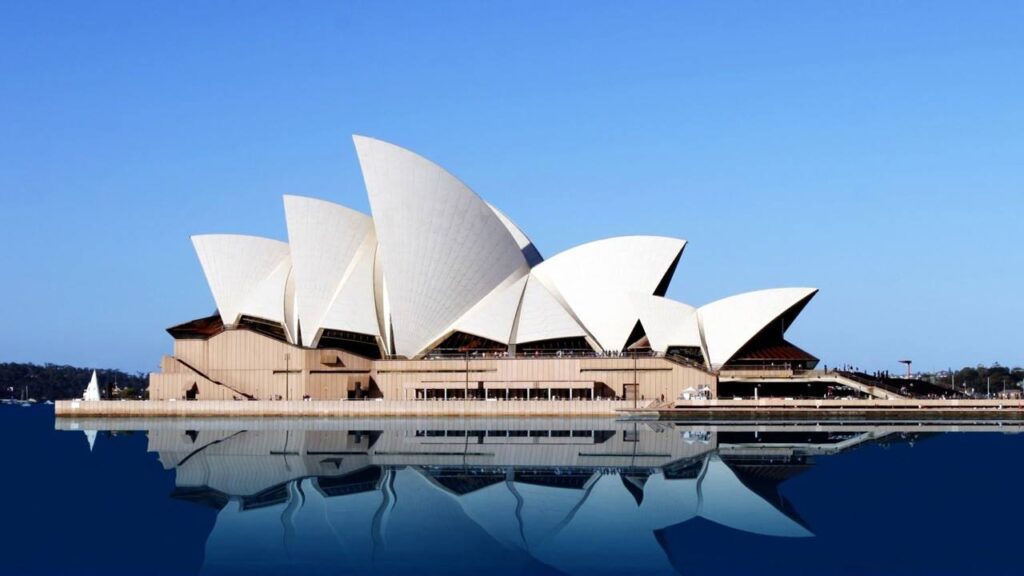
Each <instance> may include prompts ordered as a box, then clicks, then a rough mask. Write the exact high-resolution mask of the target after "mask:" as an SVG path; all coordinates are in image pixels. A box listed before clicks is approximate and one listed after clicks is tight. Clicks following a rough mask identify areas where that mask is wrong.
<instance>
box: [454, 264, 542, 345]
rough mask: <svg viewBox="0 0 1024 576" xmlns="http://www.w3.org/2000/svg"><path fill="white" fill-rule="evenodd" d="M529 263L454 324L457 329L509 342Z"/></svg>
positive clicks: (496, 340) (497, 340) (505, 342)
mask: <svg viewBox="0 0 1024 576" xmlns="http://www.w3.org/2000/svg"><path fill="white" fill-rule="evenodd" d="M528 277H529V275H528V274H527V273H526V267H525V266H524V267H523V268H522V269H520V270H517V271H515V272H513V273H512V275H511V276H509V277H508V278H507V279H506V280H505V281H504V282H502V283H501V285H499V286H498V287H497V288H495V289H494V290H492V291H491V293H490V294H488V295H487V296H486V297H484V299H483V300H481V301H480V302H478V303H477V305H476V306H473V308H471V309H470V310H469V312H467V313H466V315H465V316H463V317H462V318H460V319H459V321H458V322H457V323H456V324H455V328H454V329H455V330H457V331H459V332H465V333H466V334H473V335H476V336H480V337H482V338H487V339H488V340H493V341H495V342H501V343H503V344H508V343H509V341H510V339H511V336H512V326H513V324H514V322H515V319H516V311H517V310H518V309H519V302H520V301H521V300H522V298H523V288H524V287H525V286H526V279H527V278H528Z"/></svg>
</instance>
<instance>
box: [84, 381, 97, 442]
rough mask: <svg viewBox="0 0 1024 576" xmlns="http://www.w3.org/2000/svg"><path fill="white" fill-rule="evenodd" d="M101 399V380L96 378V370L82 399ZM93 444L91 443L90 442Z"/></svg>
mask: <svg viewBox="0 0 1024 576" xmlns="http://www.w3.org/2000/svg"><path fill="white" fill-rule="evenodd" d="M99 399H100V382H99V380H98V379H97V378H96V371H95V370H93V371H92V379H91V380H89V386H88V387H86V389H85V394H83V395H82V400H85V401H94V400H99ZM90 444H91V443H90Z"/></svg>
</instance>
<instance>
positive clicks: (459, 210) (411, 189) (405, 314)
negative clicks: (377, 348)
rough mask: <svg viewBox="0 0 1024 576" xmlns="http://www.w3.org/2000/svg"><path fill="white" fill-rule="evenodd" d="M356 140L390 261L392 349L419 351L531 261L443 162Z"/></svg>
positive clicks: (379, 237) (381, 247)
mask: <svg viewBox="0 0 1024 576" xmlns="http://www.w3.org/2000/svg"><path fill="white" fill-rule="evenodd" d="M354 140H355V145H356V152H357V153H358V155H359V163H360V165H361V167H362V170H363V178H364V179H365V181H366V190H367V193H368V194H369V197H370V206H371V210H372V212H373V218H374V223H375V225H376V230H377V241H378V243H379V248H378V249H379V250H380V251H381V254H382V256H383V259H384V262H385V265H386V267H385V270H384V277H385V279H386V280H387V286H388V297H389V300H390V308H391V314H390V321H391V325H392V327H393V330H394V334H393V338H394V350H393V352H394V353H395V354H398V355H400V356H406V357H416V356H419V355H422V354H423V353H425V352H426V351H428V350H427V348H428V346H429V345H430V344H431V343H433V342H435V341H436V340H437V339H439V338H441V337H442V336H443V335H444V332H445V331H446V330H447V329H448V327H449V326H451V325H452V324H453V323H455V322H456V321H457V320H458V319H459V318H460V317H462V316H463V315H464V314H465V313H466V312H467V311H469V309H470V308H472V307H473V306H474V305H475V304H476V303H477V302H479V301H480V300H481V299H483V298H484V297H485V296H487V295H488V294H490V292H491V291H492V290H494V289H495V288H496V287H497V286H498V285H500V284H501V283H502V282H504V281H505V280H506V279H507V278H508V277H509V276H510V275H512V273H513V272H515V271H516V270H518V269H520V268H522V267H523V266H525V265H526V260H525V258H524V257H523V254H522V252H521V250H520V248H519V245H518V244H517V243H516V240H515V238H513V237H512V235H511V234H510V233H509V231H508V229H507V228H506V227H505V225H504V224H502V222H501V220H500V219H499V218H498V217H497V215H495V213H494V211H493V210H491V208H490V207H489V206H488V205H487V203H486V202H484V201H483V200H481V199H480V198H479V197H478V196H477V195H476V194H475V193H474V192H473V191H472V190H470V189H469V188H468V187H467V186H466V185H465V184H463V183H462V182H460V181H459V180H458V179H457V178H455V177H454V176H452V175H451V174H449V173H448V172H446V171H445V170H444V169H442V168H441V167H440V166H438V165H436V164H434V163H433V162H430V161H429V160H427V159H425V158H423V157H421V156H418V155H416V154H414V153H412V152H410V151H408V150H405V149H404V148H400V147H398V146H395V145H393V144H389V143H387V142H382V141H380V140H375V139H372V138H366V137H362V136H356V137H354Z"/></svg>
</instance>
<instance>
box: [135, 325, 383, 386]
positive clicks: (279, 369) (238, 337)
mask: <svg viewBox="0 0 1024 576" xmlns="http://www.w3.org/2000/svg"><path fill="white" fill-rule="evenodd" d="M174 352H175V356H174V357H173V358H172V357H167V358H165V359H164V361H162V362H161V372H160V373H157V374H152V375H151V376H150V397H151V398H153V399H169V398H175V399H181V398H183V397H184V396H185V391H186V390H187V389H188V388H189V387H191V385H192V384H197V385H198V387H199V394H198V397H197V399H200V400H232V399H234V398H239V397H242V396H241V395H240V392H244V393H245V394H250V395H252V396H254V397H255V398H257V399H262V400H269V399H276V398H278V397H279V398H281V399H291V400H301V399H303V397H305V396H307V395H308V396H309V397H310V398H313V399H326V398H344V397H345V396H346V392H347V389H348V388H349V387H350V386H354V384H355V383H356V382H360V383H361V384H362V385H363V387H364V388H365V387H367V386H368V385H369V379H370V375H369V371H370V368H371V361H370V360H367V359H365V358H362V357H359V356H355V355H353V354H351V353H349V352H345V351H343V350H313V349H305V348H298V347H295V346H292V345H290V344H287V343H285V342H281V341H278V340H275V339H273V338H268V337H266V336H264V335H261V334H258V333H256V332H252V331H250V330H228V331H225V332H222V333H220V334H217V335H216V336H213V337H211V338H209V339H207V340H197V339H195V340H185V339H182V340H176V341H175V343H174ZM183 363H184V365H183ZM189 367H191V369H194V370H195V373H192V370H191V369H190V368H189ZM176 373H185V374H186V376H182V377H174V378H164V376H167V375H169V374H176ZM217 382H219V383H222V384H224V386H219V385H217V384H216V383H217ZM232 389H234V390H232Z"/></svg>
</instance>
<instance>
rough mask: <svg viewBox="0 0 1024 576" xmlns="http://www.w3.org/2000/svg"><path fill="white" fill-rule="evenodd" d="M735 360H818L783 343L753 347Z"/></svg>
mask: <svg viewBox="0 0 1024 576" xmlns="http://www.w3.org/2000/svg"><path fill="white" fill-rule="evenodd" d="M733 360H780V361H784V362H792V361H803V360H817V358H815V357H814V356H812V355H810V354H808V353H807V352H805V351H804V350H802V349H800V348H797V347H796V346H794V345H792V344H790V343H789V342H786V341H782V342H779V343H775V344H769V345H766V346H756V347H751V348H749V349H747V350H743V351H742V352H741V353H739V354H737V355H736V357H735V358H733Z"/></svg>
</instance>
